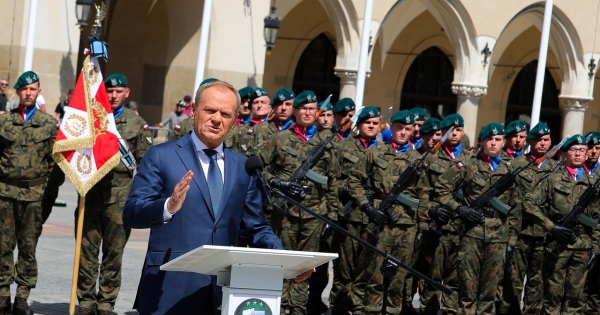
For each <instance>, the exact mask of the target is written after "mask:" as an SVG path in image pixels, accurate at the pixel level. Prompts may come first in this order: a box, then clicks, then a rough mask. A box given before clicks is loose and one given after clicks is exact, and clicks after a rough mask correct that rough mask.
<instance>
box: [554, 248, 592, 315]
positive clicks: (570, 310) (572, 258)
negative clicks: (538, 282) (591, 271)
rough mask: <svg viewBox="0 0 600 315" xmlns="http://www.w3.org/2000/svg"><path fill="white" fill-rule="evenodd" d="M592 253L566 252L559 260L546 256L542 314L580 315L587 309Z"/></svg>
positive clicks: (584, 251) (561, 254)
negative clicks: (585, 292)
mask: <svg viewBox="0 0 600 315" xmlns="http://www.w3.org/2000/svg"><path fill="white" fill-rule="evenodd" d="M589 258H590V253H589V250H568V249H567V250H564V251H563V252H561V253H560V254H559V255H558V258H556V257H553V256H551V255H548V254H546V255H544V263H543V267H542V279H544V306H543V308H542V314H553V315H554V314H579V312H581V311H583V309H584V303H585V301H584V297H585V296H584V292H583V289H584V286H585V279H586V277H587V263H588V261H589Z"/></svg>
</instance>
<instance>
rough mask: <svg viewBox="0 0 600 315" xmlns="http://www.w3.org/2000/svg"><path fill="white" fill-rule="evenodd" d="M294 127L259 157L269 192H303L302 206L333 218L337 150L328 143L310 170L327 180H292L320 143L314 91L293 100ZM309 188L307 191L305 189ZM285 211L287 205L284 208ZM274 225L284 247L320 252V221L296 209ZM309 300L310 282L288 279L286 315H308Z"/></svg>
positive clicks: (270, 142)
mask: <svg viewBox="0 0 600 315" xmlns="http://www.w3.org/2000/svg"><path fill="white" fill-rule="evenodd" d="M293 107H294V117H295V124H293V125H292V126H291V127H290V129H287V130H284V131H282V132H280V133H277V134H275V135H274V136H272V137H271V138H270V139H269V140H268V141H267V143H266V144H265V146H264V147H263V148H262V149H261V150H260V152H258V157H260V158H261V160H262V161H263V163H264V164H265V165H266V169H267V170H268V172H267V173H266V174H265V177H266V178H267V180H268V181H270V184H271V187H274V188H277V189H279V190H281V191H283V192H285V193H287V194H288V195H290V196H293V197H296V198H299V196H300V194H301V192H302V191H304V192H305V193H306V196H305V197H304V199H303V200H302V203H303V204H304V205H305V206H306V207H308V208H310V209H312V210H313V211H315V212H317V213H319V214H321V215H324V216H327V217H329V218H331V219H334V218H335V217H336V213H337V210H338V203H339V202H338V199H337V180H336V178H337V176H338V174H339V169H338V159H337V156H336V154H335V151H334V148H333V145H331V144H329V145H328V146H327V148H326V150H325V153H324V155H323V157H322V158H321V159H320V160H319V161H318V162H317V164H316V165H315V166H313V167H312V170H313V171H314V172H316V173H318V174H321V175H323V176H321V177H319V178H317V177H312V176H311V178H307V179H303V180H302V181H301V183H298V182H290V181H288V179H289V178H290V176H291V175H292V174H293V173H294V172H295V171H296V169H297V168H298V167H299V166H300V165H301V164H302V162H303V161H304V160H305V158H306V156H307V154H308V153H309V152H310V150H311V149H312V148H313V147H314V145H316V144H318V143H320V142H321V141H322V139H323V138H322V137H321V134H319V133H317V132H316V129H317V128H316V126H314V125H313V124H314V121H315V115H316V112H317V97H316V96H315V94H314V93H313V92H312V91H304V92H302V93H300V94H298V96H296V98H295V99H294V105H293ZM303 186H306V187H303ZM282 207H284V208H285V205H284V206H282ZM271 220H272V222H273V223H272V224H271V225H272V226H274V230H275V232H276V233H277V234H278V235H279V236H280V238H281V243H282V244H283V247H284V248H285V249H288V250H303V251H316V250H318V248H319V234H320V232H321V231H322V230H323V225H322V223H321V222H319V220H318V219H316V218H313V217H311V216H310V215H309V214H307V213H303V212H302V211H301V210H300V209H298V208H296V207H290V208H289V209H287V210H286V213H285V215H283V218H280V219H279V221H278V222H276V221H277V220H276V219H275V218H272V219H271ZM307 300H308V283H307V282H306V281H304V282H300V283H296V282H294V281H293V280H285V281H284V285H283V291H282V296H281V304H282V308H281V309H282V312H283V311H285V312H286V314H288V313H289V314H305V313H306V303H307Z"/></svg>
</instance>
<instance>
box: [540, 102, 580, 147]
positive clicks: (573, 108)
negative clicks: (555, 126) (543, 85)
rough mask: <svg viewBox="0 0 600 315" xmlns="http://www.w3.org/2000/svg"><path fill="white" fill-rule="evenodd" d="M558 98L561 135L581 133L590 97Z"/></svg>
mask: <svg viewBox="0 0 600 315" xmlns="http://www.w3.org/2000/svg"><path fill="white" fill-rule="evenodd" d="M558 99H559V101H560V111H561V112H562V117H563V121H562V135H561V137H563V138H564V137H566V136H567V135H569V136H572V135H574V134H581V133H582V132H583V119H584V117H585V110H586V109H587V108H588V105H589V104H590V101H591V99H590V98H585V97H576V96H568V97H567V96H564V97H563V96H559V97H558ZM542 110H543V108H542Z"/></svg>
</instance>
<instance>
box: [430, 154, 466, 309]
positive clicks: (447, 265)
mask: <svg viewBox="0 0 600 315" xmlns="http://www.w3.org/2000/svg"><path fill="white" fill-rule="evenodd" d="M472 156H473V155H472V153H471V151H470V150H468V149H466V148H465V147H464V146H463V147H462V151H461V153H460V154H459V155H458V156H457V157H455V158H452V156H450V154H449V153H448V151H446V149H445V148H444V147H442V148H441V149H440V150H439V151H438V152H437V153H436V154H432V155H430V156H429V158H428V159H427V167H428V168H427V182H428V185H429V186H431V188H432V192H431V198H430V199H431V202H430V206H431V207H438V206H440V204H439V203H438V202H436V201H435V200H434V199H435V198H436V197H437V196H438V195H439V194H438V192H437V191H436V190H435V186H434V185H435V183H436V182H437V181H438V179H439V178H440V177H441V176H442V174H444V173H445V172H446V171H447V170H448V169H450V168H453V169H459V168H462V167H463V166H464V165H465V164H466V163H467V162H468V161H469V160H470V159H471V157H472ZM438 230H439V231H440V232H441V234H442V235H441V236H440V237H436V235H435V234H434V233H435V232H433V231H429V232H427V238H426V243H425V245H424V246H422V248H423V249H424V250H425V251H424V252H423V253H422V256H423V264H425V263H430V264H431V267H430V269H429V273H428V276H429V277H430V278H432V279H433V280H436V281H438V282H440V283H444V285H445V286H447V287H449V288H450V289H452V290H453V293H452V294H451V295H447V294H441V296H440V291H439V290H437V289H436V288H434V287H432V286H431V285H429V284H427V283H425V282H423V281H421V282H422V285H421V286H420V287H419V296H420V302H421V312H422V313H424V314H429V313H433V314H436V313H437V311H438V310H439V309H441V310H442V311H444V312H454V313H457V312H458V274H457V269H458V261H457V255H458V248H459V246H460V237H459V235H458V233H457V232H456V231H455V230H454V228H452V227H451V225H450V224H446V225H444V226H442V227H441V228H438Z"/></svg>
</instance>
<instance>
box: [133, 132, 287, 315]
mask: <svg viewBox="0 0 600 315" xmlns="http://www.w3.org/2000/svg"><path fill="white" fill-rule="evenodd" d="M224 155H225V182H224V187H223V199H222V201H221V205H220V209H219V211H218V214H217V216H216V217H215V216H214V215H213V213H214V212H213V211H212V209H211V208H212V204H211V201H210V193H209V189H208V185H209V184H210V183H207V181H206V177H205V175H204V173H203V171H202V167H201V165H200V161H199V159H198V156H197V153H196V151H195V148H194V144H193V142H192V139H191V136H190V134H187V135H186V136H184V137H182V138H181V139H179V140H176V141H170V142H167V143H164V144H160V145H157V146H153V147H151V148H150V149H149V150H148V151H147V152H146V154H145V155H144V158H143V159H142V163H141V164H140V166H139V171H138V173H137V175H136V176H135V179H134V181H133V185H132V187H131V191H130V193H129V197H128V198H127V202H126V203H125V210H124V212H123V221H124V223H125V225H127V226H129V227H131V228H137V229H144V228H151V230H150V239H149V242H148V252H147V254H146V261H145V263H144V269H143V271H142V277H141V279H140V284H139V288H138V307H137V309H138V311H139V312H140V313H142V314H198V312H199V309H200V308H202V307H203V305H204V304H205V302H206V300H207V298H208V297H209V296H212V297H214V301H213V302H214V304H215V307H217V306H219V305H221V288H220V287H218V286H217V285H216V279H215V277H212V278H211V276H207V275H201V274H197V273H188V272H176V271H170V272H164V271H160V270H159V267H160V265H162V264H164V263H166V262H168V261H170V260H173V259H174V258H177V257H178V256H181V255H182V254H184V253H187V252H188V251H190V250H193V249H195V248H197V247H199V246H202V245H224V246H229V245H236V243H237V240H238V236H241V237H242V238H243V239H244V240H245V241H246V242H247V243H248V244H249V245H250V246H252V247H260V248H271V249H282V246H281V242H280V241H279V239H278V238H277V236H276V235H275V234H274V233H273V230H272V229H271V227H270V226H269V224H268V223H267V222H266V220H265V217H264V215H263V212H262V200H261V195H260V192H259V190H258V189H257V187H256V182H255V180H254V178H253V177H251V176H249V175H248V174H247V173H246V170H245V168H244V163H245V161H246V157H244V156H243V155H241V154H239V153H237V152H235V151H233V150H231V149H229V148H225V149H224ZM188 170H191V171H192V172H194V177H193V180H192V182H191V183H190V189H189V191H188V192H187V195H186V198H185V201H184V203H183V206H182V207H181V209H180V210H179V211H178V212H177V214H175V215H174V216H173V218H172V219H171V221H170V222H168V223H163V209H164V204H165V201H166V200H167V198H169V197H170V196H171V193H172V192H173V188H174V187H175V185H176V184H177V183H178V182H179V181H180V180H181V178H183V176H184V175H185V173H186V172H187V171H188Z"/></svg>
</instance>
